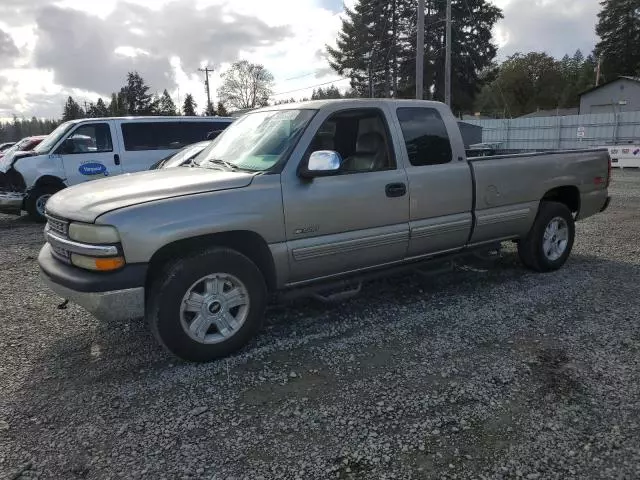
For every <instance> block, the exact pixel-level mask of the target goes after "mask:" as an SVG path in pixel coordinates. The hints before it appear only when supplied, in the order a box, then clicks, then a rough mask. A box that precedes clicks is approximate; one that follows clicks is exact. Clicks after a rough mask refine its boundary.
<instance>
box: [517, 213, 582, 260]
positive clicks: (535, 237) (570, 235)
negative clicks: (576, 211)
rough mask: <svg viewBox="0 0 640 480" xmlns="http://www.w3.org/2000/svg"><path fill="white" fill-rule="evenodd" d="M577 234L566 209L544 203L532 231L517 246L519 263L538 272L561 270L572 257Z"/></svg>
mask: <svg viewBox="0 0 640 480" xmlns="http://www.w3.org/2000/svg"><path fill="white" fill-rule="evenodd" d="M575 233H576V229H575V222H574V219H573V215H571V211H570V210H569V209H568V208H567V206H566V205H564V204H562V203H558V202H547V201H543V202H542V203H541V204H540V210H539V211H538V215H537V217H536V220H535V222H534V224H533V227H532V228H531V231H530V232H529V234H528V235H527V236H526V237H525V238H523V239H522V240H521V241H520V243H519V244H518V254H519V255H520V260H521V261H522V263H523V264H524V265H525V266H526V267H527V268H529V269H531V270H534V271H536V272H551V271H554V270H558V269H559V268H560V267H562V266H563V265H564V264H565V262H566V261H567V258H569V255H570V254H571V249H572V248H573V241H574V239H575Z"/></svg>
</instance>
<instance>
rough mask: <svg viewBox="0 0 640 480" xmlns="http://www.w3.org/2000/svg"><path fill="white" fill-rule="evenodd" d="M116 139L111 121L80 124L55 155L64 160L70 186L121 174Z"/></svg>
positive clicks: (63, 163) (67, 181)
mask: <svg viewBox="0 0 640 480" xmlns="http://www.w3.org/2000/svg"><path fill="white" fill-rule="evenodd" d="M115 138H116V136H115V128H114V122H113V121H112V120H98V121H96V122H90V123H81V124H79V125H78V126H77V127H76V128H75V129H73V130H72V131H71V132H70V133H69V135H67V137H66V140H65V141H63V142H62V143H61V144H60V146H59V147H58V148H57V150H56V152H55V154H54V155H56V156H59V157H60V158H61V160H62V165H63V167H64V172H65V176H66V183H67V185H77V184H78V183H83V182H86V181H89V180H97V179H100V178H105V177H108V176H112V175H119V174H121V173H122V167H121V166H120V164H119V160H118V151H117V146H114V145H115V144H114V139H115Z"/></svg>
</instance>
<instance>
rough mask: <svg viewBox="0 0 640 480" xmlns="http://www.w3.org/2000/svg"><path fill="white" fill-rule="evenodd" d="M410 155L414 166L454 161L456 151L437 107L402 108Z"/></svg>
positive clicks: (402, 127)
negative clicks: (453, 149)
mask: <svg viewBox="0 0 640 480" xmlns="http://www.w3.org/2000/svg"><path fill="white" fill-rule="evenodd" d="M396 113H397V116H398V121H399V122H400V128H401V129H402V135H403V137H404V142H405V146H406V147H407V155H408V157H409V162H410V163H411V165H413V166H416V167H419V166H424V165H441V164H444V163H449V162H451V160H452V158H453V152H452V150H451V140H450V139H449V133H448V132H447V127H446V125H445V123H444V121H443V120H442V117H441V115H440V112H438V110H436V109H435V108H426V107H406V108H398V109H397V111H396Z"/></svg>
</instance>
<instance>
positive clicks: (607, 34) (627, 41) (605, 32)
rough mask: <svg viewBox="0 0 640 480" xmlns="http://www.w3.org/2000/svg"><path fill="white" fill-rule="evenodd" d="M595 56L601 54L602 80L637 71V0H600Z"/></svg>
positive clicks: (639, 51)
mask: <svg viewBox="0 0 640 480" xmlns="http://www.w3.org/2000/svg"><path fill="white" fill-rule="evenodd" d="M600 5H601V6H602V10H601V12H600V13H599V14H598V24H597V26H596V33H597V34H598V36H599V37H600V42H598V44H597V45H596V50H595V53H596V56H599V57H601V58H602V68H601V73H602V76H603V80H605V81H611V80H615V79H616V78H617V77H619V76H623V75H630V76H633V75H638V74H639V73H640V0H603V1H602V2H600Z"/></svg>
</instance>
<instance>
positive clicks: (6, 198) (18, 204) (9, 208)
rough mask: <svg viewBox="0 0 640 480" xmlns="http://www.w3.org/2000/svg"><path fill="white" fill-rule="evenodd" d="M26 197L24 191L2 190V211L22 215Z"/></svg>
mask: <svg viewBox="0 0 640 480" xmlns="http://www.w3.org/2000/svg"><path fill="white" fill-rule="evenodd" d="M24 197H25V194H24V193H14V192H0V213H8V214H9V215H20V212H21V211H22V204H23V202H24Z"/></svg>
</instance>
